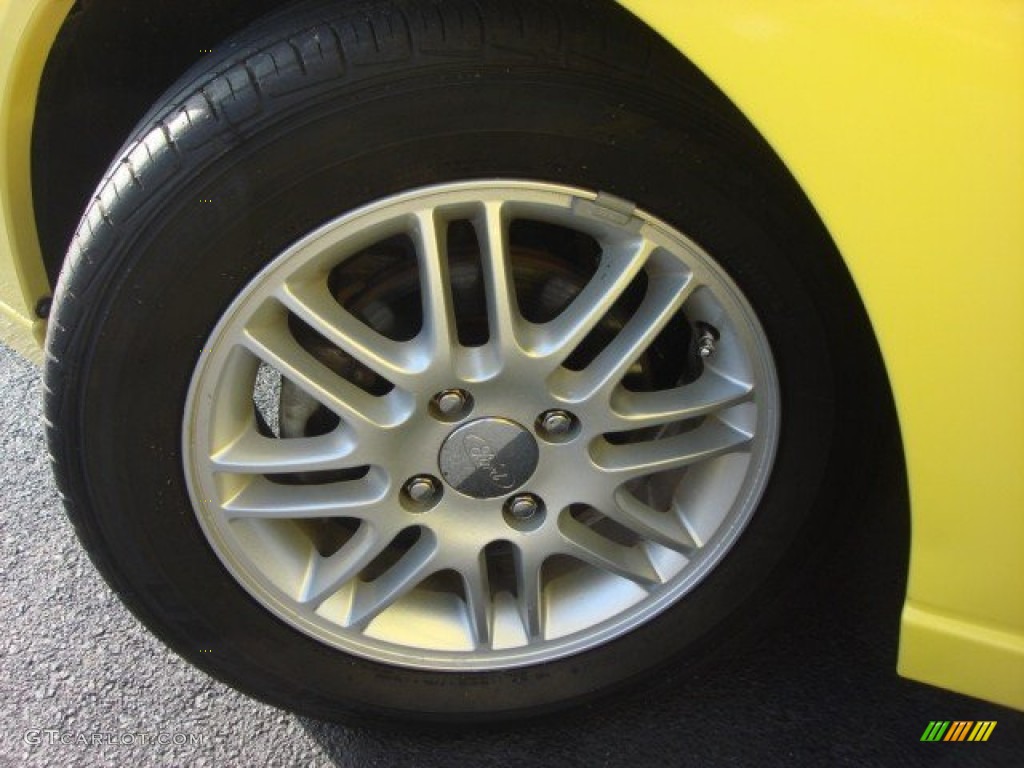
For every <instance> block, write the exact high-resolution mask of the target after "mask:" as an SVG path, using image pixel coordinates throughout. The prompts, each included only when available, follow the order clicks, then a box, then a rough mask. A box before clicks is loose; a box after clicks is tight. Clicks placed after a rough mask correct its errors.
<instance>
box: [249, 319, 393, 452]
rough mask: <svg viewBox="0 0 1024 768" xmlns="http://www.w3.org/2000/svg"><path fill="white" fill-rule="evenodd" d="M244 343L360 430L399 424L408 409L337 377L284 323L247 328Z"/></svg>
mask: <svg viewBox="0 0 1024 768" xmlns="http://www.w3.org/2000/svg"><path fill="white" fill-rule="evenodd" d="M243 339H244V344H245V346H246V348H247V349H249V351H251V352H252V353H253V354H254V355H256V357H258V358H259V359H260V360H262V361H263V362H264V363H266V364H267V365H269V366H271V367H273V368H276V369H277V370H278V371H279V372H280V373H281V375H282V376H284V377H285V378H286V379H289V380H290V381H291V382H293V383H294V384H295V385H296V386H298V387H299V388H300V389H301V390H302V391H303V392H305V393H306V394H307V395H309V396H310V397H312V398H313V399H315V400H317V401H319V402H320V403H322V404H323V405H325V406H326V407H327V408H329V409H330V410H332V411H333V412H334V413H336V414H337V415H338V417H339V418H340V419H342V420H343V421H345V422H346V423H347V424H349V425H350V426H351V427H352V428H353V429H355V430H356V431H357V432H362V433H364V434H365V433H368V434H374V433H375V432H376V431H377V430H379V429H382V428H385V429H386V428H388V427H393V426H396V425H397V424H399V423H400V422H401V421H402V420H403V419H404V417H405V416H406V412H405V411H404V410H402V409H396V408H395V407H394V403H395V400H396V398H393V397H373V396H372V395H370V394H369V393H367V392H365V391H364V390H362V389H360V388H359V387H357V386H356V385H354V384H352V383H351V382H348V381H346V380H345V379H343V378H342V377H341V376H338V375H337V374H335V373H334V372H333V371H331V370H330V369H329V368H327V367H326V366H324V365H322V364H321V363H320V362H319V361H318V360H317V359H316V358H315V357H313V356H312V355H311V354H310V353H309V352H307V351H306V350H305V349H304V348H303V347H302V345H301V344H299V343H298V342H297V341H296V340H295V339H294V337H292V335H291V333H290V332H289V331H288V329H287V327H286V326H284V325H283V324H279V325H274V326H259V327H252V328H248V329H246V332H245V334H244V336H243Z"/></svg>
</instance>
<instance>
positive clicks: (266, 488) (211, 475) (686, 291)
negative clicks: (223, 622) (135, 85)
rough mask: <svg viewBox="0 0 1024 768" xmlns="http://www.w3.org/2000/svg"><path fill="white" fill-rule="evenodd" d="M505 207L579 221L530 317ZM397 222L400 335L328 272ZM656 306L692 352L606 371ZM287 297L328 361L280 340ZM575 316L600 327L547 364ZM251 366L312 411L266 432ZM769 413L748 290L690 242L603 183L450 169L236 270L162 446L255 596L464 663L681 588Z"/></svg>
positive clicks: (362, 648)
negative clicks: (411, 311) (470, 252)
mask: <svg viewBox="0 0 1024 768" xmlns="http://www.w3.org/2000/svg"><path fill="white" fill-rule="evenodd" d="M519 221H535V222H543V223H545V224H546V225H552V226H555V227H558V228H560V229H561V230H568V231H572V232H575V233H580V234H581V236H584V237H586V238H589V239H591V240H592V241H593V242H594V243H596V245H597V246H599V257H598V260H597V261H596V264H595V266H594V268H593V269H592V270H591V271H590V272H588V273H587V274H586V275H585V277H584V278H582V279H581V284H580V285H579V286H577V287H576V288H574V289H573V290H571V291H569V292H568V293H567V294H566V298H565V300H564V305H563V306H561V307H560V311H559V312H558V313H557V314H556V315H555V316H554V317H550V318H544V319H543V321H537V318H536V317H534V316H533V315H532V314H531V311H530V310H529V307H528V306H527V300H526V299H524V296H523V295H521V293H520V291H518V290H517V286H518V282H517V281H518V277H517V270H516V266H515V262H516V259H517V258H519V257H518V256H517V246H516V244H515V242H514V241H515V238H514V236H513V235H512V234H511V233H512V231H513V229H514V222H519ZM454 222H464V223H465V222H468V223H469V224H470V225H471V226H472V231H473V232H475V234H476V238H477V242H478V245H479V249H478V250H479V252H478V254H477V256H476V258H477V259H478V266H479V271H480V275H481V278H482V279H481V282H482V287H481V290H482V292H483V294H484V297H485V299H484V302H483V304H484V306H485V310H484V321H483V322H484V325H485V333H484V335H483V337H482V339H481V340H478V341H476V342H474V343H472V344H470V343H466V342H465V340H464V339H462V338H461V337H460V332H459V330H460V329H459V324H460V322H463V320H462V317H463V314H464V312H463V310H462V309H461V308H460V306H459V300H458V297H459V295H460V294H458V293H457V292H456V291H455V290H454V289H453V285H454V282H455V277H454V274H455V271H456V270H455V267H454V265H453V261H452V260H451V259H450V258H449V256H450V254H449V248H448V246H449V233H450V232H451V226H452V224H453V223H454ZM396 237H398V238H406V239H407V241H408V242H409V243H410V244H411V247H412V249H413V251H414V254H415V256H414V259H413V267H412V269H413V272H414V274H415V278H416V293H417V296H418V301H419V305H420V307H421V311H418V312H417V314H418V315H420V317H419V321H418V326H417V327H416V328H414V331H415V332H414V333H412V332H410V333H407V334H405V336H403V335H401V334H398V335H396V334H390V335H389V334H387V333H385V332H382V331H381V330H380V326H378V328H377V330H375V329H374V328H373V327H371V326H372V325H373V324H372V323H369V322H368V321H367V319H366V316H365V315H359V316H357V314H354V313H353V312H352V311H350V309H349V308H347V307H348V306H349V305H344V304H343V303H341V302H339V300H338V299H337V298H336V295H335V294H334V293H333V289H332V288H331V280H332V274H334V273H335V271H336V270H337V269H339V268H340V267H344V266H345V264H346V263H347V262H348V261H350V260H354V259H356V258H359V257H361V255H363V254H365V253H366V252H367V251H368V249H372V247H373V246H374V244H376V243H380V242H382V241H387V240H388V239H389V238H396ZM638 285H639V286H640V289H639V293H638V294H637V295H638V296H639V298H637V299H636V300H635V301H633V302H632V303H629V302H627V303H626V304H627V306H626V308H625V309H622V304H623V297H624V296H625V295H626V294H627V293H628V292H630V291H633V292H634V293H636V292H637V288H636V286H638ZM374 288H375V286H373V285H367V286H364V287H362V288H361V290H365V291H367V292H370V291H373V290H374ZM385 303H386V302H385ZM393 303H397V302H393ZM402 309H403V308H402V307H396V306H391V307H388V306H383V307H378V308H377V311H378V312H387V311H390V312H395V311H399V310H402ZM404 309H405V310H408V307H404ZM616 313H618V314H617V318H618V319H616V320H614V321H609V320H608V318H609V317H611V316H612V315H615V314H616ZM528 318H531V319H528ZM681 319H683V320H685V323H684V325H685V327H687V328H694V329H697V330H695V331H694V333H695V334H697V335H700V334H703V335H702V336H700V340H699V345H698V344H692V345H691V349H689V350H688V349H686V348H685V347H683V346H682V344H681V343H680V342H678V341H676V340H675V339H671V338H670V339H669V341H668V349H670V351H671V353H672V356H684V355H685V356H687V358H688V359H689V358H691V357H692V358H693V360H694V361H699V362H695V363H694V364H695V365H696V366H697V368H696V370H697V371H698V375H696V376H695V377H686V378H683V379H680V380H679V381H676V382H672V383H671V384H669V385H664V384H663V385H660V386H647V387H632V386H628V385H627V384H626V383H624V382H625V381H626V380H627V379H628V377H629V376H630V375H632V374H634V373H635V372H636V371H637V370H638V369H644V368H645V366H647V367H649V366H651V365H652V364H651V363H650V362H649V361H647V362H645V361H646V357H645V355H647V354H648V351H649V350H650V349H651V348H652V346H653V345H661V346H662V347H665V345H666V341H665V336H666V333H667V331H666V329H669V328H670V326H671V328H672V329H677V328H678V327H679V323H680V320H681ZM296 322H299V323H301V324H303V325H304V326H305V327H306V328H308V329H312V331H314V332H315V334H316V337H317V339H318V340H319V342H321V343H322V344H326V345H328V346H329V347H330V348H331V349H333V350H336V351H337V350H340V352H341V353H343V355H344V357H345V359H346V360H347V361H348V362H349V363H350V365H348V367H342V368H339V367H337V366H334V367H331V366H330V365H328V364H327V363H326V362H325V359H324V357H323V356H322V355H318V354H315V353H314V352H313V351H311V350H310V348H309V347H308V345H303V344H302V343H300V340H299V338H298V337H297V334H296V333H295V330H294V328H295V323H296ZM673 323H675V325H672V324H673ZM602 326H605V337H602V338H604V341H602V342H601V345H600V348H599V349H596V350H593V351H592V353H591V354H589V355H587V356H586V359H584V360H583V362H582V363H580V362H579V361H577V362H576V363H573V364H568V362H569V361H570V358H572V357H573V355H574V353H576V352H578V350H579V349H581V348H582V347H583V346H585V345H586V343H587V340H588V339H592V338H594V336H593V335H594V333H595V332H596V330H597V329H598V328H599V327H602ZM609 329H610V330H609ZM700 329H704V330H703V331H701V330H700ZM695 338H696V336H695ZM354 369H357V373H361V374H368V376H369V377H370V378H372V379H374V380H375V381H376V382H377V384H378V385H374V386H370V385H368V384H367V383H366V380H367V375H363V376H362V378H361V377H360V375H355V374H353V373H352V371H353V370H354ZM268 381H269V382H271V384H270V385H269V386H270V387H271V395H270V397H271V399H273V400H274V404H276V403H277V402H279V398H280V395H279V394H278V390H277V389H274V384H273V383H274V382H277V385H276V386H277V387H278V388H279V387H281V386H282V385H281V382H284V385H283V386H285V387H288V388H292V389H293V390H295V391H296V392H298V393H299V394H300V396H301V398H305V402H308V403H312V404H314V406H320V407H322V408H324V409H325V411H326V412H329V413H331V414H333V417H332V418H333V421H332V422H331V423H330V424H329V425H328V427H327V428H325V429H323V430H320V431H316V432H313V433H311V434H308V435H294V434H292V435H290V436H284V435H282V434H280V432H281V429H280V426H279V425H274V424H268V422H269V421H273V420H274V418H276V417H275V415H274V414H272V413H270V411H268V410H267V409H266V408H264V409H263V411H262V413H263V414H265V415H260V413H261V409H260V408H259V407H256V406H254V398H255V400H256V401H257V404H259V401H260V400H261V398H263V399H266V398H267V397H268V395H267V392H266V391H265V390H266V388H267V387H268V384H267V382H268ZM381 382H383V384H382V385H379V384H380V383H381ZM261 388H262V390H261ZM293 405H294V398H293ZM271 410H272V409H271ZM281 410H282V411H284V410H285V406H284V405H282V409H281ZM266 414H269V415H266ZM779 416H780V414H779V394H778V383H777V378H776V374H775V368H774V363H773V360H772V355H771V352H770V349H769V345H768V342H767V339H766V338H765V335H764V333H763V331H762V329H761V326H760V324H759V323H758V321H757V318H756V316H755V313H754V311H753V309H752V308H751V307H750V305H749V304H748V303H747V301H746V300H745V299H744V297H743V295H742V294H741V293H740V291H739V289H738V288H737V287H736V286H735V285H734V283H733V282H732V281H731V280H730V278H729V277H728V276H727V275H726V274H725V273H724V272H723V271H722V269H721V268H720V267H719V266H718V265H717V264H716V263H715V262H714V261H713V260H712V259H711V257H710V256H709V255H708V254H706V253H705V252H704V251H703V250H701V248H700V247H699V246H697V245H696V244H694V243H693V242H691V241H690V240H688V239H687V238H686V237H684V236H683V235H681V234H680V233H678V232H676V231H675V230H674V229H672V228H671V227H669V226H668V225H666V224H665V223H664V222H661V221H659V220H657V219H655V218H654V217H652V216H650V215H648V214H646V213H644V212H642V211H638V210H636V209H635V207H634V206H632V205H630V204H628V203H627V202H626V201H623V200H620V199H618V198H613V197H611V196H607V195H603V194H602V195H597V194H594V193H592V192H588V191H584V190H580V189H574V188H569V187H563V186H556V185H552V184H547V183H539V182H524V181H474V182H464V183H454V184H446V185H440V186H435V187H428V188H423V189H419V190H415V191H412V192H408V193H404V194H400V195H397V196H394V197H391V198H388V199H385V200H381V201H379V202H376V203H374V204H372V205H369V206H367V207H365V208H362V209H360V210H358V211H355V212H352V213H349V214H346V215H344V216H342V217H340V218H338V219H336V220H334V221H331V222H329V223H328V224H326V225H325V226H323V227H322V228H320V229H319V230H317V231H315V232H313V233H312V234H310V235H309V236H307V237H305V238H303V239H302V240H301V241H299V242H297V243H296V244H295V245H294V246H292V247H291V248H289V249H288V250H287V251H286V252H285V253H283V254H281V255H280V256H279V257H277V258H276V259H274V261H273V262H272V263H271V264H270V265H269V266H268V267H266V268H265V269H264V270H263V271H262V272H260V274H258V275H257V276H256V278H255V279H253V280H252V281H251V282H250V283H249V285H247V286H246V287H245V288H244V290H243V291H242V292H241V294H240V295H239V296H238V298H237V299H236V300H235V301H234V303H233V304H232V305H231V307H230V308H229V309H228V310H227V312H226V313H225V314H224V316H223V318H222V319H221V321H220V322H219V323H218V325H217V327H216V328H215V329H214V331H213V333H212V334H211V336H210V338H209V340H208V342H207V344H206V346H205V348H204V349H203V352H202V354H201V356H200V358H199V361H198V364H197V367H196V370H195V373H194V375H193V377H192V382H191V386H190V389H189V394H188V399H187V402H186V408H185V415H184V423H183V451H184V454H183V461H184V469H185V477H186V481H187V484H188V489H189V493H190V495H191V498H192V502H193V505H194V507H195V509H196V514H197V516H198V520H199V523H200V525H201V526H202V529H203V531H204V532H205V534H206V536H207V538H208V540H209V542H210V544H211V546H212V548H213V550H214V551H215V552H216V554H217V555H218V557H219V558H220V559H221V561H222V562H223V563H224V565H225V567H226V568H227V569H228V571H229V572H230V573H231V575H232V576H233V577H234V578H235V579H236V580H237V581H238V583H239V584H240V585H241V586H242V587H243V588H244V589H245V590H247V591H248V592H249V593H250V594H251V595H252V596H253V597H254V598H255V599H256V600H257V601H258V602H259V603H260V604H261V605H262V606H264V607H265V608H267V609H268V610H270V611H271V612H272V613H274V614H275V615H277V616H278V617H279V618H281V619H282V620H284V621H285V622H287V623H288V624H290V625H291V626H293V627H295V628H296V629H298V630H300V631H302V632H304V633H306V634H308V635H310V636H311V637H313V638H316V639H317V640H319V641H321V642H323V643H326V644H327V645H330V646H334V647H337V648H339V649H341V650H344V651H346V652H349V653H353V654H356V655H359V656H362V657H365V658H368V659H371V660H374V661H378V662H383V663H389V664H396V665H401V666H406V667H412V668H419V669H434V670H476V671H482V670H494V669H503V668H511V667H517V666H524V665H528V664H536V663H542V662H547V661H551V660H554V659H557V658H561V657H564V656H567V655H569V654H573V653H578V652H581V651H584V650H586V649H589V648H593V647H595V646H597V645H600V644H602V643H605V642H607V641H609V640H611V639H613V638H615V637H618V636H620V635H622V634H624V633H627V632H629V631H630V630H631V629H633V628H636V627H637V626H639V625H641V624H643V623H645V622H647V621H649V620H651V619H652V618H653V617H655V616H657V615H658V614H659V613H661V612H662V611H664V610H666V609H667V608H669V607H670V606H672V605H673V604H674V603H676V602H677V601H678V600H679V599H680V598H682V597H683V596H684V595H685V594H686V593H687V592H689V591H690V590H692V589H693V588H694V587H695V586H696V585H697V584H698V583H699V582H700V581H701V580H702V579H703V578H705V576H707V575H708V574H709V573H710V572H711V571H712V570H713V569H714V568H715V566H716V565H717V564H718V563H719V562H720V561H721V560H722V558H723V557H725V555H726V554H727V553H728V552H729V550H730V548H731V547H732V545H733V544H734V543H735V541H736V540H737V538H738V537H739V536H740V535H741V533H742V532H743V529H744V527H745V526H746V524H747V523H748V521H749V520H750V519H751V516H752V515H753V514H754V513H755V510H756V508H757V505H758V502H759V500H760V497H761V495H762V492H763V490H764V488H765V485H766V483H767V481H768V477H769V474H770V471H771V468H772V463H773V459H774V455H775V448H776V443H777V439H778V432H779ZM285 417H286V414H281V415H280V418H285ZM524 457H525V458H524ZM460 462H461V464H460ZM453 466H454V467H455V468H454V469H453V468H452V467H453Z"/></svg>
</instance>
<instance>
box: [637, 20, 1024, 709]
mask: <svg viewBox="0 0 1024 768" xmlns="http://www.w3.org/2000/svg"><path fill="white" fill-rule="evenodd" d="M623 4H624V5H626V6H627V7H629V8H630V9H632V10H633V11H634V13H636V14H637V15H638V16H640V17H641V18H643V19H645V20H646V21H647V22H648V23H649V24H650V25H651V26H653V27H654V28H656V29H658V30H659V31H660V32H661V33H662V34H663V35H664V36H665V37H666V38H668V39H669V40H670V41H671V42H672V43H674V44H675V45H676V46H677V47H678V48H679V49H680V50H681V51H684V52H685V53H686V55H687V56H689V57H690V59H691V60H692V61H694V63H696V64H697V65H698V66H699V67H701V69H703V70H704V71H705V73H707V74H708V75H709V76H710V77H711V79H712V80H714V81H715V82H716V83H717V84H718V86H719V87H720V88H721V89H722V90H723V91H725V93H726V94H727V95H728V96H729V97H730V98H732V100H733V101H734V102H735V103H736V104H737V105H738V106H739V107H740V108H741V109H742V110H743V111H744V112H745V113H746V114H747V116H748V117H749V118H750V119H751V121H752V122H753V123H754V124H755V125H756V126H757V127H758V129H759V130H760V131H761V133H762V134H763V135H764V136H765V137H766V138H767V139H768V141H769V142H770V143H771V144H772V145H773V146H774V148H775V149H776V151H777V152H778V153H779V155H780V156H781V157H782V159H783V160H784V161H785V162H786V164H787V166H788V167H789V168H790V170H791V171H792V172H793V173H794V175H795V176H796V178H797V180H798V181H799V182H800V184H801V186H802V187H803V188H804V190H805V191H806V192H807V194H808V196H809V197H810V198H811V201H812V202H813V203H814V205H815V207H816V208H817V210H818V212H819V213H820V214H821V216H822V218H823V219H824V221H825V224H826V226H827V227H828V229H829V231H830V232H831V234H832V236H833V238H834V239H835V240H836V242H837V244H838V245H839V250H840V252H841V253H842V254H843V257H844V259H845V260H846V262H847V264H848V265H849V268H850V271H851V272H852V273H853V276H854V279H855V280H856V283H857V286H858V288H859V289H860V292H861V295H862V296H863V298H864V301H865V303H866V305H867V308H868V312H869V314H870V316H871V319H872V323H873V325H874V327H875V331H876V333H877V335H878V338H879V341H880V343H881V346H882V350H883V354H884V356H885V361H886V366H887V368H888V371H889V376H890V379H891V381H892V385H893V388H894V391H895V395H896V401H897V408H898V411H899V418H900V424H901V428H902V430H903V440H904V447H905V450H906V457H907V465H908V471H909V477H910V488H911V510H912V545H911V549H912V551H911V559H910V582H909V588H908V595H907V602H906V606H905V609H904V613H903V624H902V633H901V643H900V671H901V672H902V673H903V674H905V675H908V676H910V677H913V678H916V679H920V680H924V681H927V682H931V683H935V684H938V685H943V686H946V687H950V688H954V689H956V690H959V691H962V692H964V693H969V694H973V695H976V696H980V697H983V698H987V699H992V700H994V701H998V702H1001V703H1004V704H1008V705H1011V706H1015V707H1018V708H1024V3H1022V2H1019V1H1016V0H971V2H963V0H815V1H814V2H797V1H796V0H793V1H792V2H777V1H776V0H730V2H719V0H689V1H688V2H665V0H623Z"/></svg>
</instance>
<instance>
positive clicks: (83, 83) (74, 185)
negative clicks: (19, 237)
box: [32, 0, 291, 285]
mask: <svg viewBox="0 0 1024 768" xmlns="http://www.w3.org/2000/svg"><path fill="white" fill-rule="evenodd" d="M290 1H291V0H145V2H140V1H139V0H80V1H79V2H77V3H76V4H75V5H74V6H73V8H72V10H71V12H70V13H69V14H68V17H67V19H66V20H65V21H64V24H63V26H62V27H61V30H60V32H59V33H58V36H57V39H56V41H55V43H54V46H53V48H52V49H51V52H50V56H49V59H48V60H47V63H46V68H45V69H44V71H43V77H42V81H41V83H40V89H39V101H38V107H37V110H36V115H35V124H34V127H33V133H32V190H33V203H34V207H35V216H36V226H37V229H38V231H39V241H40V246H41V248H42V253H43V261H44V264H45V266H46V272H47V275H48V277H49V280H50V283H51V285H53V284H56V280H57V275H58V274H59V272H60V268H61V264H62V263H63V260H64V255H65V253H66V252H67V249H68V244H69V243H70V241H71V238H72V236H73V235H74V232H75V228H76V227H77V225H78V220H79V218H80V217H81V215H82V212H83V211H84V210H85V208H86V206H87V204H88V200H89V197H90V195H92V193H93V191H94V190H95V189H96V186H97V184H98V183H99V181H100V179H101V178H102V175H103V172H104V171H105V170H106V168H107V166H108V165H110V161H111V159H112V158H113V157H114V156H115V154H116V153H117V150H118V148H119V147H120V146H121V145H122V144H123V142H124V141H125V139H127V138H128V135H129V134H130V133H131V130H132V129H133V128H134V127H135V124H136V123H137V122H138V121H139V119H140V118H141V117H142V116H143V115H144V114H145V113H146V110H147V109H149V107H150V105H151V104H152V103H153V102H155V101H156V100H157V98H158V97H159V96H160V94H161V93H163V92H164V91H165V90H166V89H167V88H168V87H169V86H170V85H171V84H172V83H174V81H175V80H176V79H177V78H178V77H179V76H180V75H181V74H182V73H183V72H184V71H185V70H186V69H187V68H188V67H189V66H190V65H192V64H193V63H195V62H196V61H197V60H198V59H199V58H201V57H202V56H203V55H204V54H203V52H204V50H205V49H210V48H212V47H213V46H214V45H216V44H217V43H218V42H220V41H221V40H223V39H224V38H226V37H227V36H229V35H230V34H231V33H233V32H235V31H237V30H238V29H241V28H242V27H244V26H245V25H246V24H248V23H250V22H251V21H253V20H255V19H256V18H258V17H259V16H261V15H263V14H265V13H267V12H268V11H269V10H271V9H273V8H276V7H277V6H281V5H285V4H286V3H287V2H290ZM186 18H187V19H188V23H187V24H184V23H182V19H186Z"/></svg>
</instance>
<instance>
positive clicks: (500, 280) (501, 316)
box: [475, 202, 520, 351]
mask: <svg viewBox="0 0 1024 768" xmlns="http://www.w3.org/2000/svg"><path fill="white" fill-rule="evenodd" d="M475 226H476V230H477V237H478V238H479V240H480V244H481V249H480V257H481V261H482V267H483V277H484V288H485V293H486V296H487V322H488V325H489V328H490V335H491V343H492V344H493V345H495V347H496V348H497V349H499V350H504V351H507V350H509V349H513V348H516V347H517V346H518V339H517V336H518V327H519V325H520V321H519V310H518V309H517V304H516V296H515V283H514V282H513V279H512V265H511V264H510V263H509V244H508V222H506V221H505V217H504V213H503V205H502V203H501V202H487V203H484V205H483V213H482V215H481V216H479V217H478V218H477V220H476V222H475Z"/></svg>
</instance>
